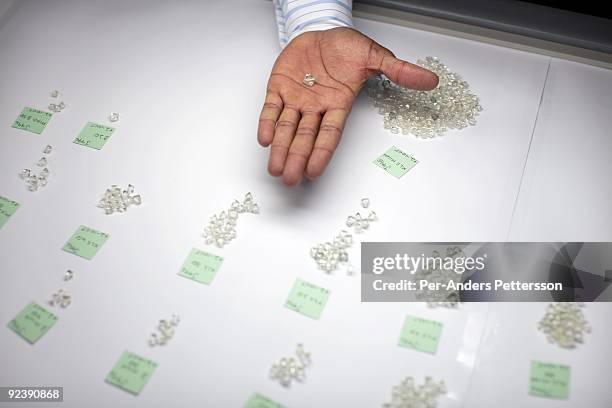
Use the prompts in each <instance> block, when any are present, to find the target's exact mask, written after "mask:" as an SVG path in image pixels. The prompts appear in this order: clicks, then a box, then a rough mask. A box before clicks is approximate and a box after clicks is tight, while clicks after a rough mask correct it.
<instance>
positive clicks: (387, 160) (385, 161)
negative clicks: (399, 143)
mask: <svg viewBox="0 0 612 408" xmlns="http://www.w3.org/2000/svg"><path fill="white" fill-rule="evenodd" d="M418 162H419V161H418V160H417V159H415V158H414V157H412V156H411V155H409V154H408V153H404V152H403V151H401V150H400V149H398V148H397V147H395V146H391V148H390V149H389V150H387V151H386V152H385V153H383V154H382V155H381V156H380V157H379V158H378V159H376V160H374V162H373V163H374V164H375V165H377V166H378V167H380V168H381V169H384V170H385V171H386V172H387V173H389V174H391V175H392V176H394V177H397V178H400V177H402V176H403V175H404V174H406V173H408V170H410V169H411V168H413V167H414V166H416V165H417V163H418Z"/></svg>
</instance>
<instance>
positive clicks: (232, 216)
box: [203, 193, 259, 248]
mask: <svg viewBox="0 0 612 408" xmlns="http://www.w3.org/2000/svg"><path fill="white" fill-rule="evenodd" d="M243 213H250V214H259V205H258V204H257V203H256V202H255V201H254V200H253V194H251V193H247V194H246V195H245V196H244V200H242V202H240V201H238V200H234V201H233V202H232V204H231V205H230V207H229V208H228V209H227V210H224V211H221V212H220V213H219V214H216V215H213V216H212V217H211V219H210V221H208V225H207V226H206V228H204V234H203V236H204V239H205V242H206V244H207V245H211V244H215V245H216V246H217V247H218V248H222V247H223V246H225V244H227V243H229V242H230V241H231V240H233V239H234V238H236V224H237V222H238V216H239V215H240V214H243Z"/></svg>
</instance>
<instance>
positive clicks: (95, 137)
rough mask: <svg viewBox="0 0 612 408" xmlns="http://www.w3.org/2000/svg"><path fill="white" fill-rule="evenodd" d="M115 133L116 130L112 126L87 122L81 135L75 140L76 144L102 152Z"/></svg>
mask: <svg viewBox="0 0 612 408" xmlns="http://www.w3.org/2000/svg"><path fill="white" fill-rule="evenodd" d="M114 131H115V128H112V127H110V126H106V125H100V124H99V123H93V122H87V124H86V125H85V127H84V128H83V130H81V133H79V135H78V136H77V137H76V139H74V143H76V144H80V145H82V146H87V147H91V148H93V149H98V150H100V149H102V147H103V146H104V144H105V143H106V141H107V140H108V139H109V138H110V137H111V135H112V134H113V132H114Z"/></svg>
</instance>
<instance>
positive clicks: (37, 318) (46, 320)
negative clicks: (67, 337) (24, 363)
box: [8, 302, 57, 344]
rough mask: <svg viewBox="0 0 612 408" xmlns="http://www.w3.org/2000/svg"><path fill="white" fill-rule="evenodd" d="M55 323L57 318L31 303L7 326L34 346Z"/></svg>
mask: <svg viewBox="0 0 612 408" xmlns="http://www.w3.org/2000/svg"><path fill="white" fill-rule="evenodd" d="M55 322H57V316H55V315H54V314H53V313H51V312H49V311H48V310H47V309H45V308H44V307H42V306H39V305H37V304H36V303H34V302H32V303H30V304H29V305H27V306H26V307H25V308H23V310H22V311H21V312H19V314H18V315H17V316H15V318H14V319H13V320H11V321H10V322H9V324H8V327H10V328H11V329H12V330H13V331H14V332H15V333H17V334H18V335H20V336H21V337H23V338H24V339H26V340H27V341H28V342H30V343H31V344H34V343H36V342H37V341H38V339H40V338H41V337H42V336H43V335H44V334H45V333H46V332H48V331H49V329H50V328H51V327H53V325H54V324H55Z"/></svg>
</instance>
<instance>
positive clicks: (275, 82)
mask: <svg viewBox="0 0 612 408" xmlns="http://www.w3.org/2000/svg"><path fill="white" fill-rule="evenodd" d="M307 73H310V74H312V75H314V77H315V79H316V82H315V84H314V86H312V87H309V86H307V85H304V84H303V83H302V80H303V79H304V75H306V74H307ZM378 73H383V74H385V75H386V76H387V77H388V78H389V79H390V80H392V81H393V82H395V83H396V84H399V85H402V86H405V87H408V88H412V89H419V90H431V89H433V88H435V87H436V86H437V85H438V77H437V76H436V74H434V73H433V72H431V71H428V70H426V69H424V68H421V67H419V66H416V65H413V64H411V63H409V62H406V61H401V60H399V59H397V58H395V56H394V55H393V53H392V52H391V51H389V50H387V49H386V48H384V47H382V46H381V45H379V44H377V43H376V42H374V41H373V40H372V39H370V38H368V37H366V36H365V35H363V34H361V33H360V32H358V31H356V30H353V29H351V28H334V29H331V30H326V31H313V32H306V33H303V34H301V35H299V36H298V37H296V38H295V39H293V40H292V41H291V42H290V43H289V44H288V45H287V46H286V47H285V49H284V50H283V52H281V54H280V55H279V57H278V59H277V60H276V63H275V64H274V67H273V68H272V73H271V74H270V79H269V81H268V89H267V94H266V100H265V103H264V106H263V109H262V111H261V116H260V118H259V129H258V132H257V139H258V141H259V143H260V144H261V145H262V146H269V145H270V144H271V145H272V146H271V148H270V160H269V162H268V171H269V172H270V174H272V175H273V176H277V177H278V176H281V175H282V176H283V181H284V183H285V184H286V185H288V186H294V185H296V184H298V183H299V182H300V181H301V180H302V177H303V176H304V175H305V176H306V177H307V178H309V179H311V180H313V179H316V178H317V177H319V176H320V175H321V174H322V173H323V171H324V170H325V167H327V164H328V163H329V161H330V160H331V158H332V155H333V154H334V151H335V150H336V147H337V146H338V143H339V141H340V136H341V135H342V130H343V129H344V124H345V122H346V119H347V117H348V115H349V112H350V111H351V107H352V106H353V101H354V100H355V97H356V96H357V95H358V94H359V91H360V90H361V88H362V87H363V85H364V84H365V83H366V81H367V79H368V78H369V77H370V76H372V75H374V74H378Z"/></svg>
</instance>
